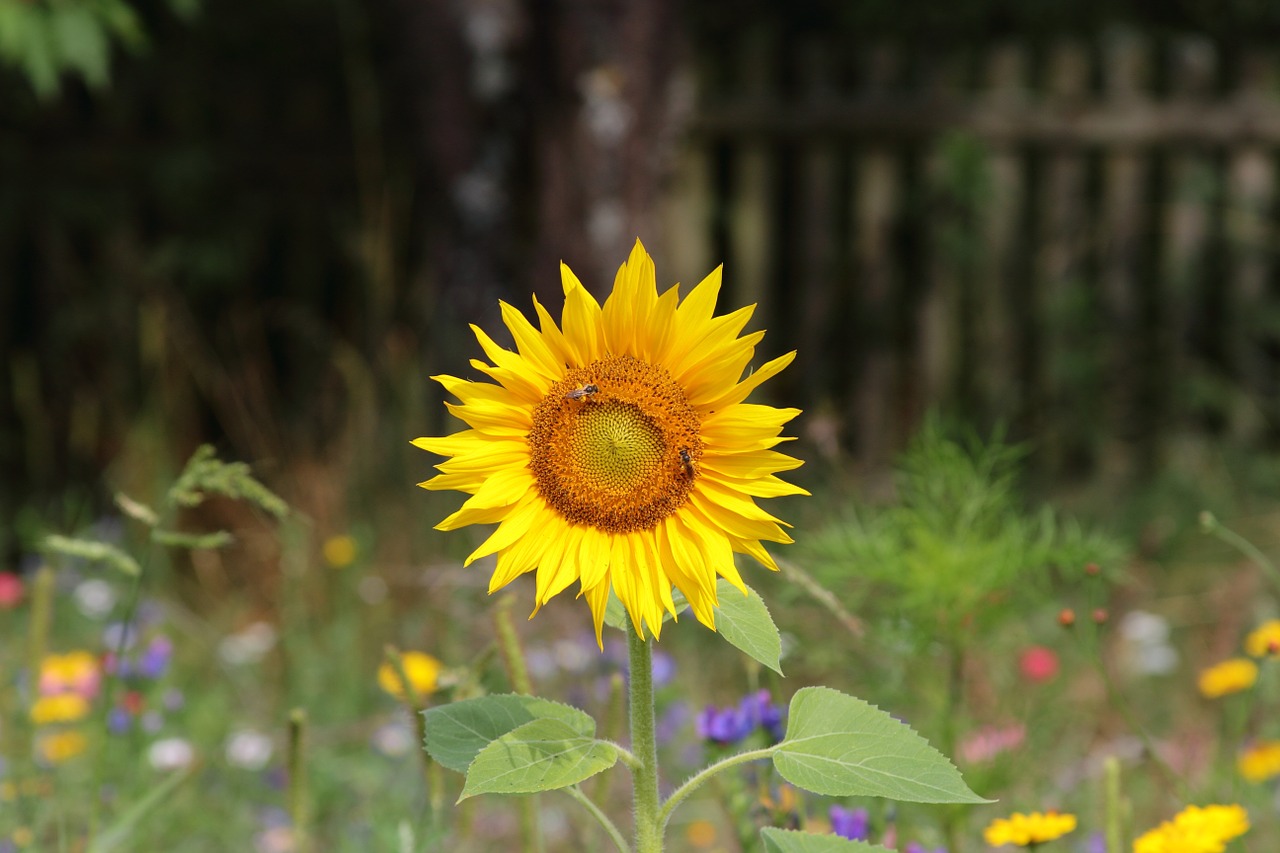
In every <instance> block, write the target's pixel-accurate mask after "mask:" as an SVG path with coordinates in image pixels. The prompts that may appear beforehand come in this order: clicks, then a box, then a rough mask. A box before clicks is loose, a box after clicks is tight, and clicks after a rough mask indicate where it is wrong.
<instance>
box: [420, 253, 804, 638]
mask: <svg viewBox="0 0 1280 853" xmlns="http://www.w3.org/2000/svg"><path fill="white" fill-rule="evenodd" d="M560 272H561V277H562V280H563V285H564V312H563V314H562V316H561V320H560V325H559V326H557V325H556V322H555V320H554V319H552V317H551V315H550V314H549V313H548V312H547V310H546V309H545V308H543V306H542V305H541V304H539V302H538V300H537V297H534V300H533V307H534V310H535V311H536V312H537V316H538V323H539V328H534V326H533V325H532V324H531V323H530V322H529V321H528V320H527V319H526V318H525V316H524V315H523V314H521V313H520V312H519V311H518V310H516V309H515V308H513V307H512V306H510V305H507V304H506V303H502V306H501V307H502V319H503V321H504V322H505V324H506V326H507V328H508V329H509V330H510V331H511V335H512V337H513V339H514V340H515V344H516V351H515V352H512V351H511V350H507V349H504V348H502V347H500V346H498V345H497V344H496V343H494V341H493V340H492V339H491V338H490V337H489V336H488V335H487V334H485V333H484V331H482V330H481V329H479V328H477V327H475V326H472V330H473V331H474V332H475V335H476V338H477V339H479V341H480V346H481V347H482V348H483V349H484V352H485V355H486V356H488V358H489V361H490V362H492V363H491V364H490V363H485V362H483V361H479V360H472V362H471V365H472V367H474V368H475V369H476V370H478V371H480V372H481V373H484V374H486V375H487V376H488V377H489V378H490V379H492V380H494V382H493V383H491V382H472V381H468V380H465V379H459V378H456V377H453V376H435V377H432V378H433V379H435V380H436V381H437V382H439V383H440V384H441V385H443V386H444V387H445V389H446V390H447V391H448V392H449V393H450V394H452V395H454V396H455V397H457V398H458V400H460V401H461V402H460V403H458V404H452V403H446V405H447V406H448V408H449V411H450V412H452V413H453V414H454V415H455V416H457V417H458V418H460V419H461V420H462V421H464V422H465V423H466V424H467V426H468V427H469V429H466V430H463V431H462V432H458V433H455V434H453V435H449V436H445V437H442V438H419V439H417V440H416V441H414V442H413V443H414V444H415V445H417V446H418V447H421V448H422V449H424V450H428V451H430V452H432V453H436V454H439V455H441V456H447V457H450V458H449V459H447V460H446V461H444V462H442V463H440V464H439V465H437V466H436V467H437V468H438V469H439V471H440V472H441V473H440V474H439V475H437V476H435V477H433V478H432V479H430V480H427V481H426V482H425V483H421V484H420V485H421V486H422V487H423V488H427V489H455V490H458V491H461V492H466V493H468V494H470V495H471V497H470V498H469V499H467V501H466V502H465V503H464V504H463V505H462V508H461V509H459V510H458V511H457V512H455V513H453V514H452V515H450V516H449V517H448V518H446V519H444V521H442V522H440V523H439V524H438V525H436V529H438V530H454V529H456V528H459V527H463V526H465V525H468V524H494V523H496V524H497V525H498V528H497V530H495V531H494V532H493V533H492V535H490V536H489V537H488V539H486V540H485V541H484V543H483V544H481V545H480V547H479V548H477V549H476V550H475V551H474V552H473V553H472V554H471V555H470V556H469V557H468V558H467V560H466V564H467V565H470V564H471V563H472V562H473V561H475V560H478V559H480V558H481V557H485V556H489V555H491V554H496V555H497V565H496V568H495V570H494V573H493V577H492V578H491V579H490V581H489V592H490V593H492V592H494V591H496V590H499V589H501V588H503V587H505V586H506V585H507V584H509V583H511V581H513V580H514V579H515V578H517V577H519V576H520V575H522V574H525V573H526V572H536V592H535V602H534V610H533V612H534V613H535V614H536V613H537V612H538V609H539V608H541V607H542V605H544V604H546V602H547V601H549V600H550V599H551V598H552V597H554V596H555V595H557V594H559V593H560V592H562V591H564V590H565V589H567V588H568V587H569V586H570V585H571V584H573V583H574V582H575V581H577V583H578V585H579V592H578V595H579V597H583V598H585V599H586V600H587V604H588V605H589V606H590V608H591V613H592V616H593V618H594V621H595V631H596V640H597V642H601V626H602V624H603V621H604V612H605V606H606V605H607V604H608V601H609V593H610V591H611V590H612V591H613V593H614V594H616V595H617V597H618V599H619V600H620V601H621V603H622V605H623V606H624V607H625V608H626V610H627V613H628V614H629V615H630V617H631V622H632V624H633V625H634V626H635V630H636V633H637V634H639V635H640V636H641V637H643V636H645V632H644V626H645V625H646V624H647V625H648V626H649V630H650V632H651V633H652V634H653V635H654V637H655V638H656V637H657V636H658V635H659V633H660V631H661V629H662V620H663V616H664V612H666V613H670V614H672V615H673V616H674V615H675V614H676V611H677V608H676V604H675V601H674V599H673V596H672V587H673V586H674V587H675V588H676V589H678V590H679V591H680V592H681V593H682V594H683V596H684V598H685V599H686V600H687V601H688V603H689V607H690V609H691V610H692V611H693V614H694V616H695V617H696V618H697V619H698V621H700V622H701V623H703V624H704V625H706V626H707V627H709V628H711V629H713V630H714V628H715V608H716V604H717V598H716V578H717V577H723V578H725V579H726V580H728V581H729V582H730V583H731V584H733V585H734V586H735V587H737V588H738V589H739V590H741V591H742V592H743V594H746V587H745V585H744V584H743V582H742V578H741V577H740V576H739V574H738V570H737V569H736V568H735V566H734V557H733V555H734V552H738V553H742V554H748V555H750V556H752V557H754V558H755V559H756V560H758V561H760V562H761V563H763V564H764V565H765V566H767V567H768V568H770V569H772V570H774V571H776V570H777V568H778V567H777V564H776V563H775V562H774V560H773V558H772V557H770V555H769V553H768V552H767V551H766V550H765V549H764V547H763V545H762V544H761V543H762V542H764V541H768V542H783V543H786V542H790V541H792V540H791V537H789V536H788V535H787V534H786V532H784V531H783V529H782V528H783V526H787V525H785V523H784V522H782V521H780V520H778V519H777V518H774V517H773V516H772V515H770V514H769V513H767V512H765V511H764V510H762V509H760V507H758V506H757V505H756V503H755V500H754V498H758V497H759V498H769V497H777V496H780V495H794V494H808V492H806V491H805V490H804V489H801V488H799V487H797V486H794V485H791V484H789V483H786V482H783V481H782V480H780V479H779V478H778V477H777V476H775V475H776V474H777V473H778V472H781V471H787V470H790V469H793V468H797V467H799V466H800V464H801V462H800V460H798V459H793V458H792V457H790V456H786V455H784V454H782V453H779V452H778V451H776V450H773V449H772V448H774V447H775V446H777V445H778V444H779V443H780V442H783V441H787V440H788V439H787V438H786V437H783V436H782V435H781V434H780V433H781V432H782V426H783V424H785V423H787V422H788V421H790V420H791V419H792V418H794V417H795V416H796V415H798V414H799V413H800V410H799V409H778V408H773V407H771V406H763V405H756V404H751V403H746V402H744V400H746V398H747V396H748V395H749V394H750V393H751V392H752V390H754V389H755V388H756V387H757V386H758V385H760V384H761V383H762V382H764V381H765V380H766V379H769V378H770V377H772V376H774V375H775V374H777V373H778V372H779V371H781V370H782V369H783V368H784V367H786V366H787V365H788V364H790V363H791V361H792V359H793V358H794V357H795V353H794V352H790V353H787V354H786V355H783V356H780V357H779V358H776V359H774V360H772V361H770V362H768V363H766V364H764V365H762V366H761V367H760V368H759V369H758V370H756V371H754V372H752V373H749V374H748V375H747V376H746V377H744V376H743V372H744V370H746V367H747V365H748V364H749V363H750V361H751V357H752V355H753V354H754V352H755V346H756V344H758V343H759V342H760V340H761V338H762V337H763V336H764V332H753V333H751V334H748V335H740V334H739V333H740V332H741V331H742V329H743V327H744V326H745V325H746V324H747V321H748V320H749V319H750V317H751V314H752V311H753V310H754V308H755V306H748V307H746V308H741V309H739V310H737V311H734V312H733V313H731V314H727V315H725V316H721V317H716V316H713V313H714V310H715V305H716V297H717V295H718V294H719V291H720V268H717V269H715V270H714V271H713V272H712V273H711V274H710V275H708V276H707V277H706V278H705V279H704V280H703V281H702V282H701V283H700V284H699V285H698V286H697V287H695V288H694V289H693V290H692V291H691V292H690V293H689V294H688V295H687V296H686V297H685V298H684V299H683V300H681V299H680V296H679V289H678V287H675V286H673V287H671V288H669V289H668V290H666V291H665V292H664V293H662V294H661V295H659V294H658V291H657V284H656V281H655V276H654V266H653V259H652V258H650V257H649V254H648V253H647V252H646V251H645V249H644V246H643V245H641V243H640V241H638V240H637V241H636V245H635V248H634V249H632V251H631V256H630V257H629V258H628V259H627V262H626V263H625V264H623V265H622V267H621V269H619V270H618V275H617V279H616V280H615V281H614V285H613V292H612V293H611V294H610V295H609V297H608V299H606V300H605V302H604V305H603V306H601V305H600V304H599V303H598V302H597V301H596V300H595V298H594V297H593V296H592V295H591V294H590V293H589V292H588V291H587V289H586V288H585V287H583V286H582V283H581V282H579V281H578V278H577V277H576V276H575V275H574V274H573V272H572V271H570V269H569V268H568V267H567V266H565V265H564V264H561V265H560ZM494 383H496V384H494Z"/></svg>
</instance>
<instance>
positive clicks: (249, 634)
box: [218, 622, 276, 666]
mask: <svg viewBox="0 0 1280 853" xmlns="http://www.w3.org/2000/svg"><path fill="white" fill-rule="evenodd" d="M275 644H276V629H275V628H274V627H272V625H271V624H270V623H269V622H254V623H253V624H252V625H250V626H249V627H247V628H245V629H244V630H242V631H238V632H237V633H235V634H231V635H230V636H227V637H224V638H223V639H222V642H220V643H218V657H220V658H222V660H223V661H225V662H226V663H229V664H231V665H232V666H243V665H245V664H251V663H257V662H258V661H260V660H262V659H263V657H265V656H266V654H267V652H269V651H271V649H272V648H274V647H275Z"/></svg>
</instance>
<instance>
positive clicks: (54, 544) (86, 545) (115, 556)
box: [43, 534, 142, 578]
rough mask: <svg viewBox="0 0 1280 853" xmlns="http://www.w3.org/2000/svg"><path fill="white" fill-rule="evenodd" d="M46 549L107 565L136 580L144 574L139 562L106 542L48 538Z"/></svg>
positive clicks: (57, 537) (63, 537) (46, 539)
mask: <svg viewBox="0 0 1280 853" xmlns="http://www.w3.org/2000/svg"><path fill="white" fill-rule="evenodd" d="M43 545H44V549H45V550H46V551H52V552H53V553H55V554H63V555H65V556H67V557H79V558H80V559H82V560H88V561H90V562H92V563H106V564H107V565H109V566H111V567H113V568H115V569H117V570H118V571H120V572H121V573H123V574H126V575H128V576H129V577H132V578H136V577H137V576H138V575H140V574H142V568H141V567H140V566H139V565H138V561H137V560H135V559H133V557H130V556H129V555H128V554H126V553H125V552H124V551H122V550H120V549H119V548H117V547H116V546H114V545H108V544H107V543H106V542H97V541H94V540H92V539H73V538H71V537H70V536H58V535H57V534H54V535H52V536H46V537H45V538H44V543H43Z"/></svg>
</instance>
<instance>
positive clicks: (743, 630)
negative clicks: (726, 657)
mask: <svg viewBox="0 0 1280 853" xmlns="http://www.w3.org/2000/svg"><path fill="white" fill-rule="evenodd" d="M716 596H717V597H718V599H719V602H720V603H719V604H718V605H717V606H716V630H717V631H718V632H719V633H720V636H722V637H724V638H725V639H726V640H727V641H728V642H729V643H730V645H733V646H736V647H737V648H739V649H741V650H742V651H744V652H746V653H747V654H748V655H750V656H751V657H753V658H755V659H756V660H758V661H760V663H762V664H764V665H765V666H767V667H769V669H771V670H773V671H774V672H776V673H778V675H782V663H781V658H782V636H781V635H780V634H779V633H778V626H776V625H774V624H773V618H772V617H770V616H769V608H767V607H765V606H764V601H762V600H761V599H760V596H759V594H758V593H756V591H755V590H754V589H751V588H750V587H747V594H746V595H745V596H744V595H743V594H742V592H741V591H740V590H739V589H738V588H737V587H735V586H734V585H733V584H731V583H729V582H728V581H727V580H725V579H724V578H721V579H720V580H719V581H717V582H716Z"/></svg>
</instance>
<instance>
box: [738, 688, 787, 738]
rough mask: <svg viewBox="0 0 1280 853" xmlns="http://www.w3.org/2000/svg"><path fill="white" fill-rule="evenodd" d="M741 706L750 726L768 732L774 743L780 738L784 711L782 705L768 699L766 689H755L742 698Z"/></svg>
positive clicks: (783, 727) (782, 731)
mask: <svg viewBox="0 0 1280 853" xmlns="http://www.w3.org/2000/svg"><path fill="white" fill-rule="evenodd" d="M741 708H742V711H743V713H744V714H746V715H747V718H748V719H750V720H751V724H752V726H759V727H760V728H762V729H764V730H765V731H766V732H768V734H769V737H770V739H772V740H773V741H774V742H775V743H776V742H778V741H780V740H782V738H783V736H784V734H785V730H786V726H785V725H783V717H784V713H785V712H784V711H783V710H782V706H780V705H775V704H773V702H771V701H770V698H769V691H768V690H757V691H756V692H755V693H751V694H748V695H747V696H744V697H743V699H742V704H741Z"/></svg>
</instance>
